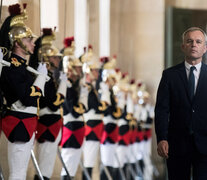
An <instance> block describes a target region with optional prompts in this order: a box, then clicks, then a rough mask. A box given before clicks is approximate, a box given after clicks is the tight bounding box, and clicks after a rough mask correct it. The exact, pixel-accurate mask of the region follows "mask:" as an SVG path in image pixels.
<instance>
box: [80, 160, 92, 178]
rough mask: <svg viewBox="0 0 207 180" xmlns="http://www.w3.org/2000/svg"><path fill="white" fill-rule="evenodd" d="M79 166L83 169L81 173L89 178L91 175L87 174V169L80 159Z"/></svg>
mask: <svg viewBox="0 0 207 180" xmlns="http://www.w3.org/2000/svg"><path fill="white" fill-rule="evenodd" d="M80 167H81V169H82V170H83V173H84V174H85V176H86V178H87V180H91V177H90V176H89V174H88V171H87V169H86V168H85V167H84V166H83V162H82V161H80Z"/></svg>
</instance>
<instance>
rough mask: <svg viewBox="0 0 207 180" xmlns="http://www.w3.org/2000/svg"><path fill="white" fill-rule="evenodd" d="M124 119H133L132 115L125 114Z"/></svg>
mask: <svg viewBox="0 0 207 180" xmlns="http://www.w3.org/2000/svg"><path fill="white" fill-rule="evenodd" d="M125 118H126V120H132V118H133V115H132V113H127V114H126V116H125Z"/></svg>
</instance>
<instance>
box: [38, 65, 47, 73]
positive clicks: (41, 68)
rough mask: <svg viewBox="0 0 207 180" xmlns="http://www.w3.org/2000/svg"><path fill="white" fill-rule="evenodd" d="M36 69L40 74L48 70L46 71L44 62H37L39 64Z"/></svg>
mask: <svg viewBox="0 0 207 180" xmlns="http://www.w3.org/2000/svg"><path fill="white" fill-rule="evenodd" d="M37 71H38V72H39V73H40V74H42V75H45V76H46V75H47V73H48V71H47V67H46V64H45V63H39V66H38V68H37Z"/></svg>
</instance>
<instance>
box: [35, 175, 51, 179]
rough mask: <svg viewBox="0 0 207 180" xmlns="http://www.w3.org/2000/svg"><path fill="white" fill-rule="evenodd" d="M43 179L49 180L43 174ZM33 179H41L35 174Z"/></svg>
mask: <svg viewBox="0 0 207 180" xmlns="http://www.w3.org/2000/svg"><path fill="white" fill-rule="evenodd" d="M43 179H44V180H50V179H49V178H47V177H45V176H43ZM34 180H41V179H40V178H39V176H38V175H35V176H34Z"/></svg>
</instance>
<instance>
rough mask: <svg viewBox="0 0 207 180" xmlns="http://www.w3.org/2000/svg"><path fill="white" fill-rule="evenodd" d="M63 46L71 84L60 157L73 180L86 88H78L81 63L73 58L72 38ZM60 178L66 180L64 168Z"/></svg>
mask: <svg viewBox="0 0 207 180" xmlns="http://www.w3.org/2000/svg"><path fill="white" fill-rule="evenodd" d="M64 45H65V47H64V49H63V54H64V58H63V69H64V71H65V72H66V73H67V77H68V81H69V82H70V83H71V84H72V87H70V88H69V87H68V88H67V94H66V99H65V102H64V104H63V112H64V116H63V119H64V126H63V135H62V140H61V146H62V150H61V155H62V158H63V160H64V163H65V165H66V167H67V170H68V172H69V174H70V176H71V179H73V178H74V176H75V175H76V172H77V168H78V165H79V163H80V158H81V153H82V144H83V140H84V133H85V127H84V121H83V116H82V115H83V113H84V112H85V100H86V99H87V94H88V93H87V91H88V90H87V87H85V88H84V87H83V88H82V89H81V88H80V79H81V78H82V62H81V61H80V59H78V58H76V57H75V56H74V50H75V41H74V38H73V37H69V38H65V40H64ZM80 96H82V98H80ZM61 177H62V180H67V179H68V178H67V173H66V171H65V169H64V168H62V171H61Z"/></svg>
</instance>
